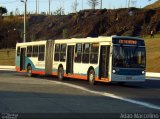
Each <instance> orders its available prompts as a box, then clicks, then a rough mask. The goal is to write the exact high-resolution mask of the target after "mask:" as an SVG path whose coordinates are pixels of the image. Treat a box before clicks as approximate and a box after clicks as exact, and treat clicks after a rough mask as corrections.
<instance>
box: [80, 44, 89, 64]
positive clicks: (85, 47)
mask: <svg viewBox="0 0 160 119" xmlns="http://www.w3.org/2000/svg"><path fill="white" fill-rule="evenodd" d="M89 52H90V44H89V43H85V44H83V57H82V62H83V63H89Z"/></svg>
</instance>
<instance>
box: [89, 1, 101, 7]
mask: <svg viewBox="0 0 160 119" xmlns="http://www.w3.org/2000/svg"><path fill="white" fill-rule="evenodd" d="M88 4H89V6H91V8H92V9H95V8H96V6H97V5H99V0H88Z"/></svg>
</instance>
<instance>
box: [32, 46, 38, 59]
mask: <svg viewBox="0 0 160 119" xmlns="http://www.w3.org/2000/svg"><path fill="white" fill-rule="evenodd" d="M32 57H38V46H33V53H32Z"/></svg>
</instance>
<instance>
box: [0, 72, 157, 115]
mask: <svg viewBox="0 0 160 119" xmlns="http://www.w3.org/2000/svg"><path fill="white" fill-rule="evenodd" d="M0 113H2V114H1V118H2V117H5V116H6V115H7V116H14V117H16V116H17V115H16V114H19V115H18V116H19V117H21V114H23V116H24V115H25V116H28V115H29V114H30V115H31V117H32V116H34V117H36V116H40V117H41V118H43V116H44V117H45V118H46V116H48V117H53V116H54V117H55V114H57V115H56V116H60V117H61V116H62V117H67V116H69V117H70V116H72V117H76V118H77V117H78V118H85V117H87V116H89V117H90V116H92V118H93V117H94V118H96V117H98V118H100V117H101V116H102V117H105V116H106V117H108V118H111V117H114V116H115V117H120V116H127V115H125V114H130V113H131V114H132V113H134V114H135V113H147V114H150V113H155V114H157V115H156V117H158V118H160V80H147V81H146V82H145V83H126V84H124V85H118V84H116V83H110V84H106V83H98V84H97V85H95V86H90V85H89V84H88V82H87V81H81V80H75V79H68V80H66V81H63V82H60V81H58V80H57V78H55V77H46V76H37V77H32V78H30V77H27V76H26V74H25V73H17V72H14V71H0ZM11 113H12V114H14V115H8V114H11ZM42 114H43V115H42ZM68 114H69V115H68ZM71 114H72V115H71ZM105 114H107V115H105ZM123 114H124V115H123ZM110 116H111V117H110ZM129 116H134V115H129Z"/></svg>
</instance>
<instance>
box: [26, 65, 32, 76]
mask: <svg viewBox="0 0 160 119" xmlns="http://www.w3.org/2000/svg"><path fill="white" fill-rule="evenodd" d="M27 76H29V77H31V76H32V67H31V66H28V67H27Z"/></svg>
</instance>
